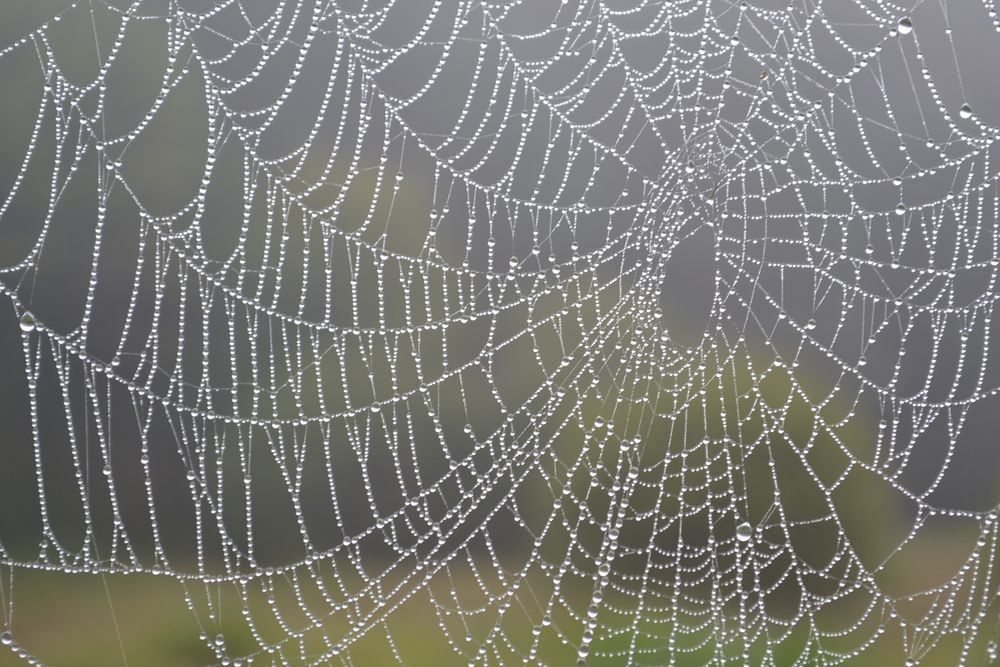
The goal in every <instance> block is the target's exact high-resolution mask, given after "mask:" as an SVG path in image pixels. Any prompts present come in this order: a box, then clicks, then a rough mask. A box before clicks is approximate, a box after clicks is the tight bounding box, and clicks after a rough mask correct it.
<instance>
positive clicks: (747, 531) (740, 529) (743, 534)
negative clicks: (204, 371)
mask: <svg viewBox="0 0 1000 667" xmlns="http://www.w3.org/2000/svg"><path fill="white" fill-rule="evenodd" d="M751 535H753V527H752V526H751V525H750V524H749V523H747V522H746V521H744V522H743V523H741V524H740V525H738V526H736V539H738V540H739V541H740V542H749V541H750V536H751Z"/></svg>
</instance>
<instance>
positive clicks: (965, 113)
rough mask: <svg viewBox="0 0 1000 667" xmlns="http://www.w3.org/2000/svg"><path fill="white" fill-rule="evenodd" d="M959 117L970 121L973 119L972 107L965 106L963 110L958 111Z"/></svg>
mask: <svg viewBox="0 0 1000 667" xmlns="http://www.w3.org/2000/svg"><path fill="white" fill-rule="evenodd" d="M958 115H959V117H960V118H962V119H963V120H969V119H970V118H972V107H970V106H969V105H968V104H963V105H962V108H961V109H959V110H958Z"/></svg>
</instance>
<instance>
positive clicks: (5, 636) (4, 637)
mask: <svg viewBox="0 0 1000 667" xmlns="http://www.w3.org/2000/svg"><path fill="white" fill-rule="evenodd" d="M13 643H14V637H13V635H11V634H10V631H9V630H4V631H3V632H0V644H3V645H4V646H10V645H11V644H13Z"/></svg>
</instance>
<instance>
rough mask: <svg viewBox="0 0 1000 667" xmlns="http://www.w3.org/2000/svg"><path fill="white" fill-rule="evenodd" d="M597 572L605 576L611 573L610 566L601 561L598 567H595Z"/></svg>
mask: <svg viewBox="0 0 1000 667" xmlns="http://www.w3.org/2000/svg"><path fill="white" fill-rule="evenodd" d="M597 574H599V575H601V576H602V577H606V576H608V575H609V574H611V566H610V565H608V564H607V563H601V565H600V567H598V568H597Z"/></svg>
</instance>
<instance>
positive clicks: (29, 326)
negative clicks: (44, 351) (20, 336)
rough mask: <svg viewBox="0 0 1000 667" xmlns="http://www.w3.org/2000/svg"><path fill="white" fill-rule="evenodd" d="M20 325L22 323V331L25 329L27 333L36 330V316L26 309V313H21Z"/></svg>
mask: <svg viewBox="0 0 1000 667" xmlns="http://www.w3.org/2000/svg"><path fill="white" fill-rule="evenodd" d="M20 325H21V331H24V332H26V333H27V332H31V331H34V330H35V316H34V315H32V314H31V313H30V312H28V311H27V310H26V311H24V314H22V315H21V321H20Z"/></svg>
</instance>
